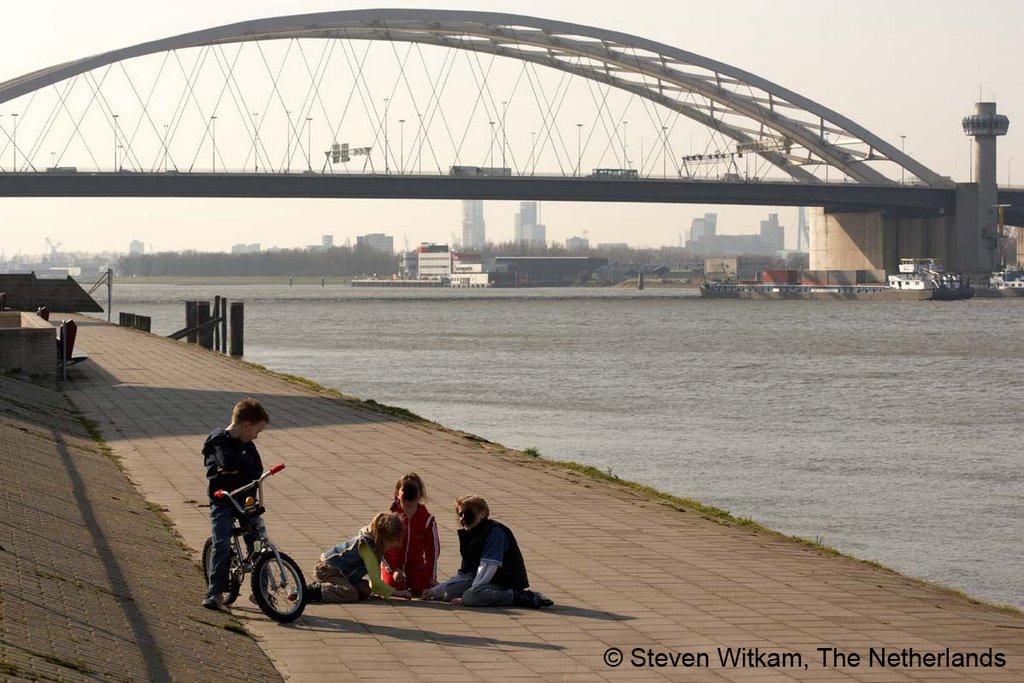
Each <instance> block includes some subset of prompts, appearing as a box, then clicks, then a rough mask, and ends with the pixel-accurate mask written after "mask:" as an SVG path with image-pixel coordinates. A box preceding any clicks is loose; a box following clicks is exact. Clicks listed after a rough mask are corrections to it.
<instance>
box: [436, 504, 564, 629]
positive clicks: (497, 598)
mask: <svg viewBox="0 0 1024 683" xmlns="http://www.w3.org/2000/svg"><path fill="white" fill-rule="evenodd" d="M455 512H456V514H457V515H458V516H459V523H460V524H461V525H462V528H461V529H459V553H460V554H461V555H462V564H461V566H460V567H459V571H458V573H456V574H455V576H453V577H452V578H450V579H448V580H447V581H445V582H444V583H442V584H439V585H437V586H434V587H433V588H431V589H429V590H425V591H423V599H424V600H444V601H445V602H450V603H451V604H453V605H465V606H467V607H490V606H495V607H509V606H511V607H532V608H534V609H537V608H539V607H550V606H551V605H553V604H554V603H553V602H552V601H551V600H549V599H548V598H547V597H546V596H545V595H544V594H543V593H538V592H536V591H531V590H529V586H530V579H529V578H528V577H527V575H526V563H525V562H524V561H523V553H522V552H521V551H520V550H519V544H518V543H517V542H516V537H515V536H514V535H513V534H512V531H511V529H509V528H508V527H507V526H505V525H504V524H502V523H501V522H496V521H494V520H492V519H491V518H490V515H491V511H490V508H489V507H488V506H487V501H486V500H484V499H483V498H481V497H479V496H462V497H460V498H457V499H456V500H455Z"/></svg>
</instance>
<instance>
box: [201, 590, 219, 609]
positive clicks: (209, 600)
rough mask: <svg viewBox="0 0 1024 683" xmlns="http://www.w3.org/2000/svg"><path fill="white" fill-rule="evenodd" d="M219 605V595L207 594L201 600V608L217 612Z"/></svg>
mask: <svg viewBox="0 0 1024 683" xmlns="http://www.w3.org/2000/svg"><path fill="white" fill-rule="evenodd" d="M220 605H221V596H220V593H207V594H206V597H205V598H203V607H205V608H206V609H212V610H218V609H220Z"/></svg>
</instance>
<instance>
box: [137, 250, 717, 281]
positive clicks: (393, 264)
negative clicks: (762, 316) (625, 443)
mask: <svg viewBox="0 0 1024 683" xmlns="http://www.w3.org/2000/svg"><path fill="white" fill-rule="evenodd" d="M456 251H458V248H456ZM480 256H481V258H483V259H484V260H488V259H493V258H494V257H495V256H600V257H604V258H607V259H608V261H609V263H663V264H665V265H669V266H672V265H675V264H680V263H688V262H699V261H700V259H699V258H694V257H693V256H692V255H691V254H690V253H689V252H688V251H686V250H685V249H678V248H675V247H662V248H660V249H633V248H630V247H625V246H619V247H615V248H613V249H611V250H597V249H587V250H584V251H572V252H568V251H566V249H565V248H564V247H563V246H561V245H558V244H521V243H518V242H502V243H494V242H488V243H487V245H486V246H485V247H484V248H483V249H481V250H480ZM398 264H399V257H398V255H397V254H388V253H385V252H382V251H378V250H377V249H373V248H371V247H367V246H354V247H351V246H337V247H329V248H327V249H320V250H307V249H280V250H274V251H261V252H256V253H251V254H227V253H224V252H200V251H166V252H159V253H156V254H142V255H134V256H122V257H121V258H120V259H119V260H118V262H117V272H118V274H119V275H124V276H132V275H135V276H139V277H143V276H167V275H171V276H173V275H199V276H211V275H231V276H249V277H259V276H288V275H311V276H317V277H319V276H324V277H370V276H377V277H383V278H387V277H391V276H392V275H394V274H396V273H397V272H398Z"/></svg>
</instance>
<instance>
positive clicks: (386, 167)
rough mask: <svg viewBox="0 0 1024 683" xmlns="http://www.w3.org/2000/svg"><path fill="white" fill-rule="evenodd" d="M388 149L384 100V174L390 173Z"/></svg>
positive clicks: (386, 111) (386, 99)
mask: <svg viewBox="0 0 1024 683" xmlns="http://www.w3.org/2000/svg"><path fill="white" fill-rule="evenodd" d="M389 152H390V148H389V147H388V98H386V97H385V98H384V173H385V174H388V173H391V167H390V166H389V165H388V154H389Z"/></svg>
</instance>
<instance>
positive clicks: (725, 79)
mask: <svg viewBox="0 0 1024 683" xmlns="http://www.w3.org/2000/svg"><path fill="white" fill-rule="evenodd" d="M299 38H321V39H338V38H342V39H347V40H385V41H401V42H413V43H422V44H427V45H437V46H443V47H449V48H456V49H462V50H470V51H475V52H481V53H489V54H493V55H496V56H500V57H507V58H511V59H518V60H522V61H526V62H532V63H535V64H538V65H542V66H546V67H549V68H553V69H557V70H561V71H563V72H567V73H570V74H572V75H575V76H580V77H583V78H588V79H591V80H594V81H598V82H601V83H605V84H607V85H609V86H611V87H614V88H618V89H621V90H624V91H627V92H630V93H633V94H635V95H637V96H640V97H643V98H646V99H648V100H650V101H651V102H654V103H656V104H658V105H661V106H664V107H667V108H669V109H671V110H674V111H676V112H678V113H680V114H682V115H684V116H686V117H688V118H690V119H692V120H694V121H697V122H699V123H701V124H703V125H705V126H707V127H708V128H710V129H712V130H715V131H717V132H718V133H720V134H722V135H724V136H726V137H728V138H731V139H732V140H733V141H735V143H736V149H737V150H738V151H739V152H745V153H749V154H756V155H759V156H760V157H762V158H764V159H765V160H766V161H768V162H770V163H771V164H773V165H775V166H776V167H778V168H780V169H781V170H783V171H784V172H785V173H787V174H788V175H789V176H790V177H791V178H792V179H793V180H794V181H796V182H802V183H817V182H821V179H820V178H819V177H818V175H816V174H815V171H816V170H819V169H821V168H825V167H832V168H835V169H837V170H839V171H840V172H841V173H843V174H845V175H846V176H847V177H848V178H849V179H850V180H852V181H854V182H859V183H868V184H880V185H884V184H892V183H895V182H896V181H895V180H893V179H891V178H890V177H889V176H888V175H886V174H885V173H883V172H882V171H881V170H879V168H878V167H879V166H886V165H887V164H888V165H889V166H890V167H891V166H893V165H894V166H895V168H896V169H900V168H902V169H904V170H905V171H906V172H908V173H910V174H911V175H912V176H914V177H916V178H917V179H919V181H920V182H921V183H922V184H924V185H927V186H929V187H934V188H949V187H952V186H953V182H952V181H951V180H949V179H948V178H945V177H943V176H940V175H939V174H937V173H935V172H934V171H932V170H931V169H929V168H927V167H925V166H924V165H923V164H921V163H920V162H918V161H917V160H915V159H913V158H912V157H910V156H908V155H906V154H904V153H903V152H901V151H900V149H898V148H897V147H895V146H894V145H892V144H890V143H888V142H886V141H885V140H883V139H882V138H880V137H879V136H877V135H875V134H873V133H871V132H870V131H868V130H867V129H865V128H864V127H862V126H860V125H858V124H857V123H855V122H854V121H852V120H850V119H849V118H847V117H845V116H843V115H841V114H839V113H838V112H835V111H833V110H831V109H829V108H827V107H825V106H823V105H821V104H818V103H817V102H814V101H813V100H811V99H809V98H807V97H804V96H803V95H800V94H798V93H796V92H794V91H792V90H789V89H787V88H784V87H782V86H780V85H777V84H775V83H773V82H771V81H768V80H767V79H764V78H761V77H760V76H757V75H755V74H753V73H750V72H748V71H744V70H742V69H739V68H737V67H734V66H731V65H729V64H725V63H723V62H720V61H716V60H713V59H709V58H707V57H704V56H701V55H698V54H695V53H692V52H688V51H686V50H682V49H679V48H676V47H672V46H669V45H665V44H663V43H659V42H656V41H652V40H648V39H645V38H642V37H638V36H633V35H629V34H626V33H621V32H617V31H610V30H605V29H601V28H595V27H590V26H584V25H580V24H573V23H567V22H562V21H554V20H549V19H542V18H537V17H528V16H521V15H514V14H504V13H494V12H473V11H458V10H427V9H363V10H346V11H338V12H325V13H316V14H305V15H294V16H282V17H274V18H267V19H259V20H253V21H246V22H240V23H235V24H228V25H224V26H219V27H214V28H209V29H204V30H200V31H194V32H191V33H185V34H181V35H177V36H172V37H168V38H163V39H160V40H155V41H151V42H147V43H141V44H138V45H134V46H131V47H126V48H122V49H118V50H112V51H110V52H105V53H102V54H98V55H94V56H90V57H85V58H82V59H78V60H74V61H71V62H66V63H64V64H58V65H55V66H52V67H48V68H45V69H40V70H38V71H35V72H32V73H28V74H25V75H22V76H19V77H16V78H14V79H11V80H9V81H6V82H4V83H0V103H2V102H6V101H8V100H11V99H14V98H17V97H20V96H22V95H26V94H29V93H32V92H34V91H36V90H39V89H41V88H44V87H47V86H49V85H53V84H55V83H58V82H60V81H63V80H65V79H68V78H72V77H74V76H77V75H80V74H83V73H85V72H88V71H91V70H93V69H96V68H98V67H103V66H106V65H109V64H114V63H116V62H120V61H124V60H128V59H132V58H135V57H141V56H144V55H149V54H154V53H160V52H169V51H173V50H178V49H184V48H192V47H202V46H210V45H218V44H228V43H242V42H249V41H264V40H281V39H299ZM682 93H689V94H692V95H696V96H698V97H700V98H701V99H700V100H699V101H698V100H692V101H684V100H681V99H680V98H679V95H680V94H682Z"/></svg>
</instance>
